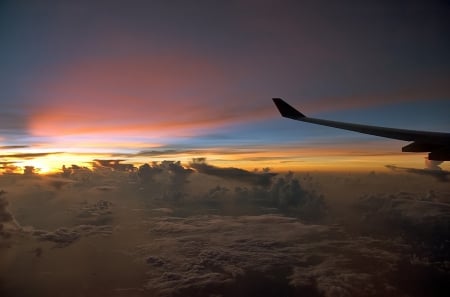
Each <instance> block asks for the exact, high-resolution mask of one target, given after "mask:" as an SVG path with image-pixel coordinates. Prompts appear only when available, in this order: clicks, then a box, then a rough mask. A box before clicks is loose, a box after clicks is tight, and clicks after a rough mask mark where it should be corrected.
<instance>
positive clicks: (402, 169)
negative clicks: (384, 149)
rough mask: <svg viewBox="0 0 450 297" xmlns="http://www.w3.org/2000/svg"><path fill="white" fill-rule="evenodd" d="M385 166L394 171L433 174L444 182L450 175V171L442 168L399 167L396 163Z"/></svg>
mask: <svg viewBox="0 0 450 297" xmlns="http://www.w3.org/2000/svg"><path fill="white" fill-rule="evenodd" d="M385 167H386V168H388V169H390V170H392V171H400V172H407V173H412V174H418V175H424V176H431V177H434V178H436V179H437V180H439V181H442V182H448V181H449V178H448V176H449V175H450V171H446V170H442V169H440V168H439V169H418V168H408V167H398V166H395V165H386V166H385Z"/></svg>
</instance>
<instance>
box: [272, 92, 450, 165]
mask: <svg viewBox="0 0 450 297" xmlns="http://www.w3.org/2000/svg"><path fill="white" fill-rule="evenodd" d="M273 102H274V103H275V105H276V107H277V108H278V110H279V111H280V113H281V115H282V116H283V117H285V118H290V119H293V120H297V121H302V122H308V123H313V124H319V125H323V126H329V127H334V128H339V129H344V130H350V131H355V132H359V133H364V134H370V135H375V136H380V137H386V138H392V139H398V140H403V141H412V143H410V144H408V145H407V146H404V147H403V149H402V151H403V152H430V153H429V154H428V159H429V160H435V161H450V133H441V132H429V131H417V130H407V129H396V128H388V127H379V126H370V125H361V124H353V123H344V122H337V121H329V120H322V119H316V118H310V117H307V116H305V115H304V114H302V113H301V112H300V111H298V110H297V109H295V108H294V107H292V106H291V105H289V104H287V103H286V102H285V101H284V100H283V99H280V98H273Z"/></svg>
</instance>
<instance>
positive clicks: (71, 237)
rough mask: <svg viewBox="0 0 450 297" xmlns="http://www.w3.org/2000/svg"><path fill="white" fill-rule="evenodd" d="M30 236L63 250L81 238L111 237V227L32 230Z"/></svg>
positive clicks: (89, 226)
mask: <svg viewBox="0 0 450 297" xmlns="http://www.w3.org/2000/svg"><path fill="white" fill-rule="evenodd" d="M31 234H32V235H33V236H34V237H36V238H37V239H38V240H41V241H50V242H53V243H55V247H58V248H63V247H66V246H69V245H70V244H72V243H74V242H75V241H77V240H78V239H80V238H81V237H82V236H91V235H111V234H112V227H111V226H109V225H102V226H96V225H79V226H75V227H72V228H64V227H60V228H58V229H56V230H55V231H46V230H34V231H32V232H31Z"/></svg>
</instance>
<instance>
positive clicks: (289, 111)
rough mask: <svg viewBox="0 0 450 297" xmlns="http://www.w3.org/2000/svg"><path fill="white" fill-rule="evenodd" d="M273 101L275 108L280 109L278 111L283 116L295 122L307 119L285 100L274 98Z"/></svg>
mask: <svg viewBox="0 0 450 297" xmlns="http://www.w3.org/2000/svg"><path fill="white" fill-rule="evenodd" d="M272 100H273V103H275V106H276V107H277V108H278V111H279V112H280V114H281V116H283V117H285V118H290V119H294V120H297V119H300V118H305V117H306V116H305V115H304V114H302V113H301V112H300V111H298V110H297V109H295V108H294V107H292V106H290V105H289V104H288V103H286V102H285V101H284V100H283V99H281V98H272Z"/></svg>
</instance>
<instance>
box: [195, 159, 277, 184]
mask: <svg viewBox="0 0 450 297" xmlns="http://www.w3.org/2000/svg"><path fill="white" fill-rule="evenodd" d="M189 166H190V167H192V168H194V169H195V170H196V171H198V172H200V173H203V174H208V175H213V176H217V177H221V178H224V179H232V180H236V181H237V180H238V181H241V182H245V183H250V184H253V185H258V186H270V183H271V181H272V177H273V176H275V175H276V173H271V172H262V173H256V172H250V171H247V170H244V169H240V168H235V167H228V168H221V167H216V166H213V165H209V164H207V163H206V159H205V158H194V159H193V160H192V162H191V163H189Z"/></svg>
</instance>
